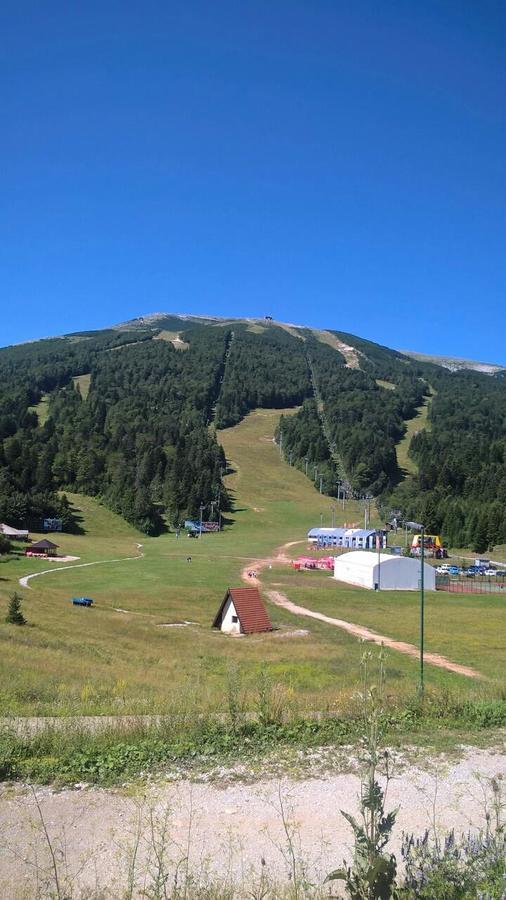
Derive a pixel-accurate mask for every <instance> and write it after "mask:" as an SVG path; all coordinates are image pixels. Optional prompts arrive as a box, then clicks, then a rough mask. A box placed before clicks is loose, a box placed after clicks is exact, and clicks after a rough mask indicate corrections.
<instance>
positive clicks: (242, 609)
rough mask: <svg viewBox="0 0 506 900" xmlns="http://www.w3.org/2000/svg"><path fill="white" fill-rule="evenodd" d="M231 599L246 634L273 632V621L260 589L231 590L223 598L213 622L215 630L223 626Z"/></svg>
mask: <svg viewBox="0 0 506 900" xmlns="http://www.w3.org/2000/svg"><path fill="white" fill-rule="evenodd" d="M229 597H231V599H232V603H233V604H234V607H235V611H236V613H237V616H238V618H239V622H240V623H241V628H242V630H243V631H244V633H245V634H259V633H260V632H262V631H272V625H271V620H270V619H269V615H268V613H267V610H266V608H265V606H264V604H263V601H262V598H261V596H260V593H259V591H258V588H253V587H247V588H229V589H228V590H227V593H226V594H225V596H224V598H223V602H222V604H221V606H220V608H219V610H218V614H217V616H216V618H215V620H214V622H213V627H214V628H219V627H220V625H221V615H222V612H223V609H224V607H225V604H226V602H227V600H228V598H229Z"/></svg>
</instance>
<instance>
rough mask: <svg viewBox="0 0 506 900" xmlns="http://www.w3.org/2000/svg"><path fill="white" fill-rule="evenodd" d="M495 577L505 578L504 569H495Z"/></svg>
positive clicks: (505, 572)
mask: <svg viewBox="0 0 506 900" xmlns="http://www.w3.org/2000/svg"><path fill="white" fill-rule="evenodd" d="M495 577H496V578H506V569H496V570H495Z"/></svg>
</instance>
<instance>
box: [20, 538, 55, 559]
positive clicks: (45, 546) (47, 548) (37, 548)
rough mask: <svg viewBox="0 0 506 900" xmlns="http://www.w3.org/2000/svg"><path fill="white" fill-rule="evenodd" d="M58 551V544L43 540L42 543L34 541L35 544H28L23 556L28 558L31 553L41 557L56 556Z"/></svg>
mask: <svg viewBox="0 0 506 900" xmlns="http://www.w3.org/2000/svg"><path fill="white" fill-rule="evenodd" d="M57 549H58V544H53V542H52V541H48V540H47V539H46V538H44V539H43V540H42V541H35V543H33V544H30V546H29V547H28V549H27V550H25V555H26V556H30V555H31V554H32V553H33V554H34V555H37V556H38V555H39V554H40V555H41V556H56V551H57Z"/></svg>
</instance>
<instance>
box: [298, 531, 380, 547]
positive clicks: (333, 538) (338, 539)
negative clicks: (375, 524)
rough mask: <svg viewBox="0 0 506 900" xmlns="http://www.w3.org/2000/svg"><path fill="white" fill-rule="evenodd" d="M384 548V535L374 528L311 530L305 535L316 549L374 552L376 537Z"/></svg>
mask: <svg viewBox="0 0 506 900" xmlns="http://www.w3.org/2000/svg"><path fill="white" fill-rule="evenodd" d="M377 535H379V536H380V539H381V547H382V548H384V547H386V533H385V532H384V531H377V530H376V529H375V528H342V527H341V528H311V529H310V530H309V531H308V533H307V538H308V541H309V543H310V544H315V545H316V546H318V547H343V548H345V549H347V550H375V549H376V536H377Z"/></svg>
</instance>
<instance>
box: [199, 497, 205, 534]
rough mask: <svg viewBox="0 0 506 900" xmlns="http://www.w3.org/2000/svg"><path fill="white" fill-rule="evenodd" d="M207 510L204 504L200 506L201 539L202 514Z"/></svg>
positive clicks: (200, 531) (200, 530)
mask: <svg viewBox="0 0 506 900" xmlns="http://www.w3.org/2000/svg"><path fill="white" fill-rule="evenodd" d="M204 510H205V506H204V504H203V503H201V504H200V528H199V537H202V513H203V512H204Z"/></svg>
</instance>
